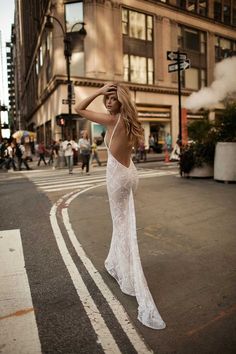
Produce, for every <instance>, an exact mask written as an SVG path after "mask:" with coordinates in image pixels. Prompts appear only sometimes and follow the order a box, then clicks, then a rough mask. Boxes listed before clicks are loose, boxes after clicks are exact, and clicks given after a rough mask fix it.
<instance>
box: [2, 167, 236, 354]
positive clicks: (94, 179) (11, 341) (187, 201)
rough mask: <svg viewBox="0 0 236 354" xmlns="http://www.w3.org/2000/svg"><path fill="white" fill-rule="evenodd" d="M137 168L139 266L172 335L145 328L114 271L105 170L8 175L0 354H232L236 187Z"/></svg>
mask: <svg viewBox="0 0 236 354" xmlns="http://www.w3.org/2000/svg"><path fill="white" fill-rule="evenodd" d="M138 168H139V176H140V184H139V189H138V191H137V194H136V196H135V204H136V214H137V215H136V216H137V230H138V242H139V248H140V255H141V260H142V265H143V269H144V272H145V275H146V278H147V282H148V284H149V287H150V290H151V293H152V295H153V298H154V301H155V302H156V304H157V307H158V310H159V311H160V313H161V315H162V317H163V319H164V321H165V322H166V324H167V327H166V329H164V330H161V331H157V330H152V329H149V328H147V327H144V326H143V325H142V324H141V323H140V322H139V321H138V320H137V303H136V300H135V299H134V298H132V297H129V296H127V295H124V294H123V293H121V291H120V289H119V287H118V285H117V284H116V282H115V281H114V280H113V279H112V278H111V277H110V276H109V275H108V274H107V273H106V272H105V269H104V260H105V258H106V255H107V253H108V249H109V244H110V238H111V230H112V229H111V219H110V213H109V204H108V198H107V194H106V186H105V168H104V167H102V168H94V169H93V171H92V173H91V175H90V176H81V175H80V170H79V169H78V168H75V169H74V174H73V175H71V176H70V175H68V171H67V170H64V169H62V170H56V171H53V170H52V169H51V168H48V167H46V168H43V167H42V168H40V169H33V170H32V171H22V172H12V171H10V172H8V173H1V174H0V193H1V231H0V253H1V257H0V259H1V264H0V265H1V267H0V269H1V270H2V271H1V270H0V277H1V279H0V280H1V284H3V286H1V290H0V310H1V311H0V312H1V317H0V319H1V327H2V330H1V333H0V343H1V346H0V353H7V354H10V353H17V354H18V353H20V354H21V353H22V354H25V353H29V354H31V353H64V354H68V353H76V354H77V353H89V354H90V353H127V354H130V353H151V352H153V353H158V354H167V353H170V354H172V353H177V354H185V353H191V354H192V353H196V354H202V353H204V354H205V353H209V354H210V353H214V354H215V353H219V354H231V353H234V352H235V347H236V340H235V338H236V336H235V328H236V321H235V312H236V304H235V298H236V297H235V295H236V289H235V280H236V279H235V278H236V276H235V274H236V273H235V264H236V263H235V261H236V252H235V249H236V248H235V229H236V220H235V207H236V185H235V184H223V183H217V182H215V181H213V180H211V179H209V180H208V179H205V180H204V179H199V180H198V179H183V178H180V177H179V175H178V169H177V167H176V165H175V164H171V163H170V164H164V163H163V162H152V163H146V164H139V165H138ZM6 230H11V231H6ZM22 328H24V329H25V330H24V334H23V332H22ZM16 348H17V349H16Z"/></svg>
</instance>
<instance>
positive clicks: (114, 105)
mask: <svg viewBox="0 0 236 354" xmlns="http://www.w3.org/2000/svg"><path fill="white" fill-rule="evenodd" d="M100 95H103V97H104V101H103V102H104V104H105V107H106V109H107V111H108V113H107V114H106V113H97V112H93V111H90V110H87V107H88V106H89V105H90V103H92V102H93V101H94V100H95V99H96V98H97V97H98V96H100ZM75 110H76V112H77V113H78V114H79V115H80V116H82V117H84V118H87V119H89V120H91V121H93V122H96V123H98V124H101V125H104V126H106V128H107V133H106V136H105V139H104V140H105V144H106V146H107V151H108V160H107V172H106V181H107V191H108V197H109V202H110V210H111V215H112V222H113V234H112V241H111V246H110V250H109V254H108V257H107V259H106V261H105V268H106V270H107V271H108V273H109V274H110V275H111V276H113V277H114V278H115V279H116V280H117V282H118V283H119V285H120V288H121V290H122V291H123V292H124V293H125V294H128V295H132V296H136V299H137V302H138V319H139V320H140V321H141V322H142V323H143V324H144V325H146V326H148V327H151V328H154V329H162V328H164V327H165V323H164V322H163V320H162V318H161V316H160V314H159V312H158V310H157V308H156V305H155V303H154V301H153V298H152V295H151V293H150V291H149V288H148V285H147V282H146V279H145V276H144V273H143V269H142V265H141V261H140V256H139V250H138V242H137V234H136V221H135V211H134V200H133V191H135V189H136V187H137V184H138V174H137V170H136V168H135V165H134V163H133V162H132V160H131V152H132V148H133V146H135V147H138V146H139V143H140V140H142V139H143V129H142V126H141V123H140V122H139V120H138V114H137V110H136V108H135V105H134V103H133V102H132V101H131V95H130V92H129V90H128V88H127V87H126V86H124V85H122V84H119V83H116V84H111V83H108V84H106V85H104V86H103V87H102V88H100V89H98V90H97V91H96V92H95V93H94V94H92V95H91V96H89V97H87V98H85V99H84V100H83V101H82V102H80V103H79V104H78V105H77V106H76V107H75Z"/></svg>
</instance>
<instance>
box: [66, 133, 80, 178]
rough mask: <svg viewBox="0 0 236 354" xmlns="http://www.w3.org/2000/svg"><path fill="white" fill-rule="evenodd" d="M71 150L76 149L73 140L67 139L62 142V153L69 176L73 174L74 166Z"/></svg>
mask: <svg viewBox="0 0 236 354" xmlns="http://www.w3.org/2000/svg"><path fill="white" fill-rule="evenodd" d="M73 149H78V148H77V144H76V143H75V141H74V140H71V139H70V137H68V139H66V140H64V141H63V151H64V156H65V159H66V165H67V167H68V170H69V174H72V173H73V166H74V159H73V156H74V152H73Z"/></svg>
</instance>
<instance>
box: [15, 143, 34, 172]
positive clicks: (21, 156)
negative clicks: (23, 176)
mask: <svg viewBox="0 0 236 354" xmlns="http://www.w3.org/2000/svg"><path fill="white" fill-rule="evenodd" d="M16 156H17V158H18V168H19V171H21V166H22V164H24V165H25V167H26V169H27V170H31V168H30V167H29V165H28V162H27V156H26V149H25V146H24V145H23V144H22V143H20V144H17V146H16Z"/></svg>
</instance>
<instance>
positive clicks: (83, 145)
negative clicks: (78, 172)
mask: <svg viewBox="0 0 236 354" xmlns="http://www.w3.org/2000/svg"><path fill="white" fill-rule="evenodd" d="M78 146H79V149H80V155H81V158H82V167H81V168H82V173H83V172H84V168H85V167H86V174H87V175H89V160H90V152H91V145H90V142H89V139H88V132H87V130H84V131H83V135H82V138H81V139H79V143H78Z"/></svg>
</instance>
